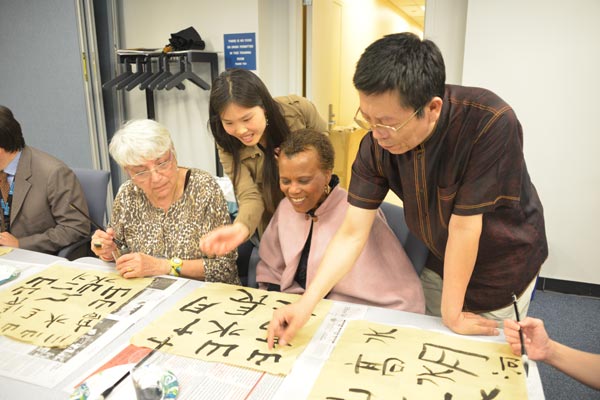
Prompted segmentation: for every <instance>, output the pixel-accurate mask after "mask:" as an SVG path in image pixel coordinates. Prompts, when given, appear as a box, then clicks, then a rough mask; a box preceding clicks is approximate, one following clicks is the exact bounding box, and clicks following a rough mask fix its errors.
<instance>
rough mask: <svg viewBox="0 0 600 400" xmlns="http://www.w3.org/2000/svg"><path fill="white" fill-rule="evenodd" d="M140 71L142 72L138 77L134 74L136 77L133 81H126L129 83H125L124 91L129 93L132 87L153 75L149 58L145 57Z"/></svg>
mask: <svg viewBox="0 0 600 400" xmlns="http://www.w3.org/2000/svg"><path fill="white" fill-rule="evenodd" d="M142 70H143V72H142V73H141V74H139V75H138V74H137V73H136V74H135V75H136V77H135V78H134V79H133V80H131V81H128V82H129V83H127V86H125V90H127V91H131V89H133V88H134V87H136V86H137V85H139V84H140V83H142V82H144V81H145V80H146V79H148V78H149V77H151V76H152V75H153V72H152V61H150V56H146V57H145V59H144V63H143V64H142Z"/></svg>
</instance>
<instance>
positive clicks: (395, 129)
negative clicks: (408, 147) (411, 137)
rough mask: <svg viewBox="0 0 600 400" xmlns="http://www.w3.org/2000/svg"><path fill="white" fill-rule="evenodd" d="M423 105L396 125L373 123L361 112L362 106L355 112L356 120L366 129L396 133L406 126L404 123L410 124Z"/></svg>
mask: <svg viewBox="0 0 600 400" xmlns="http://www.w3.org/2000/svg"><path fill="white" fill-rule="evenodd" d="M422 108H423V107H419V108H417V109H416V110H415V112H414V113H412V114H411V115H410V117H408V119H407V120H406V121H404V122H403V123H401V124H400V125H396V126H389V125H383V124H373V125H371V123H370V122H368V121H366V120H365V119H364V118H363V117H362V114H361V113H360V107H359V108H358V109H357V110H356V114H354V122H356V123H357V124H358V126H360V127H361V128H363V129H366V130H368V131H373V130H375V129H379V130H387V131H389V132H388V133H392V132H393V133H396V132H398V131H399V130H400V129H402V128H404V125H406V124H408V123H409V122H410V120H411V119H413V118H414V117H415V116H416V115H417V114H418V113H419V111H421V109H422Z"/></svg>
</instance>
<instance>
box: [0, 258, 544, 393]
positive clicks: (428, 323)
mask: <svg viewBox="0 0 600 400" xmlns="http://www.w3.org/2000/svg"><path fill="white" fill-rule="evenodd" d="M3 259H5V260H13V261H19V262H27V263H36V264H51V263H53V262H55V261H57V260H62V261H64V263H65V265H68V264H69V262H68V261H67V260H63V259H60V258H59V257H55V256H50V255H46V254H41V253H35V252H31V251H26V250H22V249H15V250H14V251H12V252H11V253H9V254H6V255H4V256H1V257H0V262H1V261H2V260H3ZM78 263H85V265H86V266H87V267H90V266H93V267H94V268H98V269H104V270H106V266H107V265H110V264H108V263H104V262H102V261H100V260H97V259H91V258H88V259H82V260H79V261H78ZM73 265H77V263H75V264H73ZM204 284H205V283H204V282H199V281H194V280H187V281H186V282H185V284H184V286H183V287H182V288H181V289H180V290H178V291H177V292H176V294H175V295H173V296H171V297H169V298H168V299H167V300H165V301H163V302H162V303H160V304H159V305H157V306H156V308H155V309H154V310H153V312H152V313H150V314H149V315H147V316H145V317H144V318H143V319H142V320H140V321H139V323H137V324H135V325H134V326H132V327H131V328H129V329H128V330H127V331H125V332H124V333H123V334H121V335H120V336H119V337H118V338H117V339H116V340H115V341H114V342H112V343H111V344H110V345H109V346H106V347H105V348H103V349H102V350H101V351H99V352H98V353H97V354H95V355H94V359H93V360H90V365H86V366H83V367H82V368H80V369H79V370H77V371H76V372H74V373H73V374H71V375H69V376H65V377H64V379H62V380H61V381H60V382H57V384H56V386H55V387H54V388H53V389H48V388H44V387H40V386H36V385H34V384H30V383H26V382H22V381H18V380H14V379H9V378H7V377H4V376H1V375H0V387H1V388H2V389H1V390H0V399H17V398H38V399H50V400H52V399H65V398H68V396H69V394H70V393H69V392H67V391H66V390H65V388H66V387H67V385H68V384H69V383H71V382H72V381H73V380H75V379H77V378H78V377H80V376H82V375H83V374H85V373H86V372H88V371H89V369H92V368H94V365H97V364H98V363H100V362H101V361H102V360H106V359H107V358H108V357H110V356H111V355H114V354H115V353H116V352H117V351H118V350H119V349H121V348H122V347H123V346H124V345H125V344H126V343H128V342H129V338H130V337H131V336H132V335H133V334H134V333H135V332H137V331H139V330H141V329H142V328H143V327H144V326H146V325H147V324H148V323H150V322H151V321H152V320H153V319H155V318H157V317H158V316H159V315H161V314H162V313H164V312H166V311H167V310H169V309H170V308H171V307H172V306H173V305H174V304H175V303H176V302H177V301H179V300H180V299H182V298H184V297H185V296H187V295H188V294H190V293H191V292H192V291H194V290H195V289H197V288H198V287H201V286H203V285H204ZM0 288H1V287H0ZM364 319H365V320H369V321H373V322H377V323H384V324H393V325H402V326H413V327H419V328H422V329H427V330H436V331H442V332H447V333H450V331H449V330H448V329H447V328H446V327H444V326H443V324H442V322H441V319H440V318H437V317H430V316H425V315H419V314H413V313H407V312H401V311H395V310H389V309H383V308H377V307H368V308H367V312H366V314H365V316H364ZM481 339H483V340H489V341H494V342H500V343H503V342H504V337H503V336H502V335H500V336H497V337H481ZM296 362H297V363H302V362H303V358H302V356H300V358H298V360H297V361H296ZM298 370H302V369H298ZM294 371H296V368H294V370H293V371H292V373H291V374H290V375H288V377H286V379H285V381H284V383H283V385H282V387H281V390H280V395H278V396H276V397H277V398H281V399H286V400H287V399H292V398H294V399H296V398H298V399H301V398H304V397H305V394H304V393H308V392H309V391H310V385H309V384H308V382H307V378H308V379H309V381H310V377H307V376H305V375H302V376H300V375H301V374H299V373H296V374H295V373H294ZM316 375H318V371H315V372H314V376H315V377H316ZM307 387H308V388H307ZM527 389H528V392H529V398H530V399H536V400H538V399H544V393H543V389H542V383H541V380H540V376H539V372H538V369H537V366H536V364H535V362H532V361H530V367H529V376H528V378H527ZM294 393H295V395H294Z"/></svg>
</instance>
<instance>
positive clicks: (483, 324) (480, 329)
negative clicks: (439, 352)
mask: <svg viewBox="0 0 600 400" xmlns="http://www.w3.org/2000/svg"><path fill="white" fill-rule="evenodd" d="M442 320H443V321H444V325H446V326H447V327H448V328H450V330H452V331H453V332H455V333H459V334H461V335H485V336H498V334H499V331H498V322H496V321H494V320H491V319H487V318H484V317H482V316H481V315H477V314H473V313H470V312H461V313H459V314H458V315H457V316H456V317H455V318H442Z"/></svg>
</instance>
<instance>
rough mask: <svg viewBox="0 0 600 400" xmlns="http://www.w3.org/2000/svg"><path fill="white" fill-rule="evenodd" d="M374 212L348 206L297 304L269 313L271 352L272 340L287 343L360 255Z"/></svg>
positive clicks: (268, 339) (268, 341)
mask: <svg viewBox="0 0 600 400" xmlns="http://www.w3.org/2000/svg"><path fill="white" fill-rule="evenodd" d="M376 214H377V210H365V209H362V208H358V207H354V206H352V205H350V206H349V207H348V211H346V216H345V217H344V222H343V223H342V226H341V227H340V229H339V230H338V232H337V233H336V234H335V236H334V237H333V239H332V240H331V242H330V243H329V245H328V246H327V250H326V251H325V256H324V257H323V260H322V261H321V264H320V265H319V269H318V272H317V275H316V277H315V279H314V280H313V281H312V282H311V284H310V286H309V287H308V288H307V289H306V292H304V294H303V295H302V297H301V298H300V300H299V301H298V302H297V303H293V304H290V305H288V306H285V307H282V308H280V309H278V310H276V311H275V312H274V313H273V319H272V320H271V323H270V324H269V328H268V330H267V332H268V333H267V335H268V336H267V343H268V345H269V348H270V349H271V348H273V343H274V341H275V337H278V338H279V345H281V346H283V345H285V344H286V343H289V341H290V340H292V338H293V337H294V336H295V335H296V332H297V331H298V330H299V329H300V328H302V326H304V324H305V323H306V321H308V319H309V317H310V314H311V312H312V311H313V309H314V308H315V307H316V305H317V303H318V302H319V301H321V299H322V298H323V297H325V295H326V294H327V293H329V291H330V290H331V288H333V286H335V284H336V283H337V282H338V281H339V280H340V279H342V277H343V276H344V275H345V274H346V273H347V272H348V271H349V270H350V269H351V268H352V266H353V265H354V263H355V262H356V259H357V258H358V256H359V255H360V253H361V251H362V249H363V247H364V245H365V243H366V242H367V238H368V237H369V232H371V226H372V225H373V221H374V219H375V215H376Z"/></svg>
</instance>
